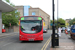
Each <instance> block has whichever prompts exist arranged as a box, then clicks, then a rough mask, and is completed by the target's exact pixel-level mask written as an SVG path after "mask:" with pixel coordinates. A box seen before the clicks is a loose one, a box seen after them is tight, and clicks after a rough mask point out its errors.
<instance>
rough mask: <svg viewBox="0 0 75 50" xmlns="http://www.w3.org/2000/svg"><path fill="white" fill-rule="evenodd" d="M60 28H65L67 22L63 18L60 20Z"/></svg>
mask: <svg viewBox="0 0 75 50" xmlns="http://www.w3.org/2000/svg"><path fill="white" fill-rule="evenodd" d="M58 27H65V20H64V19H62V18H59V19H58Z"/></svg>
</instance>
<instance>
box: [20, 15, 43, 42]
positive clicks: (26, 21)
mask: <svg viewBox="0 0 75 50" xmlns="http://www.w3.org/2000/svg"><path fill="white" fill-rule="evenodd" d="M19 23H20V24H19V39H20V41H43V18H42V17H41V16H23V17H20V21H19Z"/></svg>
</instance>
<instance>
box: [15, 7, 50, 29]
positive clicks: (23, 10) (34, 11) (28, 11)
mask: <svg viewBox="0 0 75 50" xmlns="http://www.w3.org/2000/svg"><path fill="white" fill-rule="evenodd" d="M15 8H16V9H17V10H18V11H19V12H20V16H31V15H35V16H42V17H43V18H44V21H45V26H44V28H47V29H49V28H50V15H48V14H47V13H46V12H44V11H43V10H41V9H40V8H32V7H31V6H15Z"/></svg>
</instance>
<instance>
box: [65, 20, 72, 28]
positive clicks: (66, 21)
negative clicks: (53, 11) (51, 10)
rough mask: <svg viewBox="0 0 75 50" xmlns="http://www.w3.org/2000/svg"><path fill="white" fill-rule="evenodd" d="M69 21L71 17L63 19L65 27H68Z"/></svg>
mask: <svg viewBox="0 0 75 50" xmlns="http://www.w3.org/2000/svg"><path fill="white" fill-rule="evenodd" d="M69 21H71V19H66V20H65V24H66V27H69Z"/></svg>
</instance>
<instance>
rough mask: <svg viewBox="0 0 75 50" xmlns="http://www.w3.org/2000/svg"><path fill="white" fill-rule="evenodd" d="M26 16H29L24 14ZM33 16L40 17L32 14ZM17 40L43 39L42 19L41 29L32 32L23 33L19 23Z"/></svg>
mask: <svg viewBox="0 0 75 50" xmlns="http://www.w3.org/2000/svg"><path fill="white" fill-rule="evenodd" d="M23 17H24V16H23ZM26 17H29V16H26ZM33 17H40V16H33ZM20 18H21V17H20ZM42 19H43V18H42ZM19 40H20V41H43V20H42V30H41V31H40V32H38V33H34V34H29V33H23V32H22V31H21V29H20V25H19Z"/></svg>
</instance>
